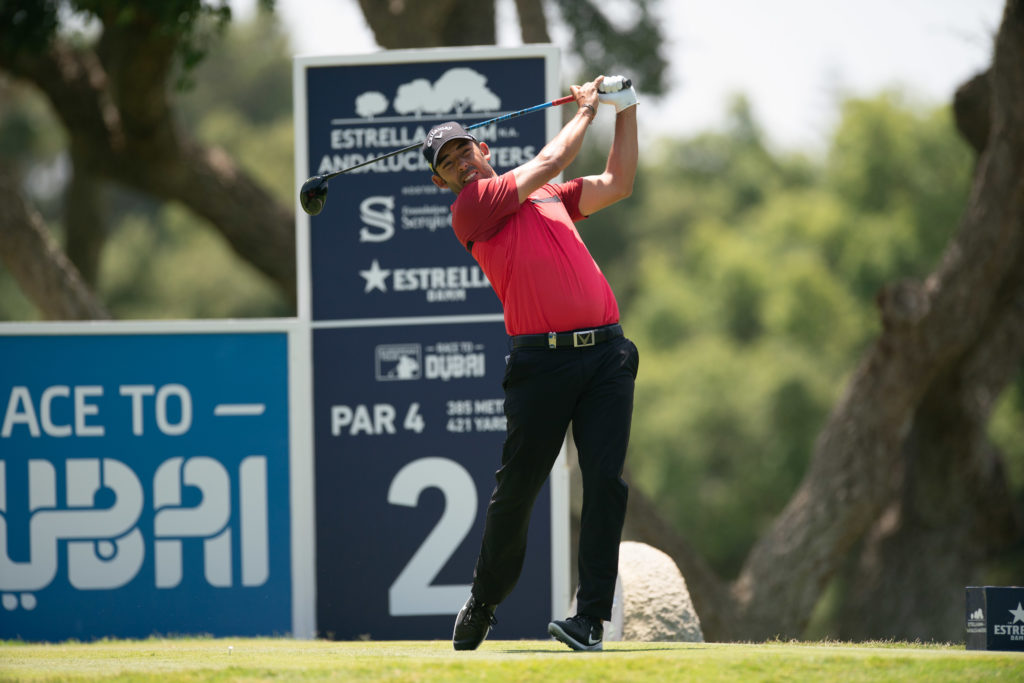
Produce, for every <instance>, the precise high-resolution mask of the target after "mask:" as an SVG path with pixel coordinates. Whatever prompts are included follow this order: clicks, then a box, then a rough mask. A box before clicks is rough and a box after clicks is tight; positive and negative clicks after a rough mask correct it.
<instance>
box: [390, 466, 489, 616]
mask: <svg viewBox="0 0 1024 683" xmlns="http://www.w3.org/2000/svg"><path fill="white" fill-rule="evenodd" d="M431 487H436V488H439V489H441V493H442V494H444V513H442V514H441V519H439V520H438V521H437V524H436V525H435V526H434V529H433V530H432V531H431V532H430V534H429V535H427V537H426V538H425V539H424V540H423V543H422V544H421V545H420V547H419V549H418V550H417V551H416V552H415V553H414V554H413V556H412V558H410V560H409V563H408V564H407V565H405V569H403V570H402V572H401V573H400V574H399V575H398V578H396V579H395V582H394V583H392V584H391V588H390V589H389V590H388V613H389V614H390V615H391V616H393V617H405V616H414V615H425V614H454V610H455V609H458V605H459V604H461V603H462V602H463V601H464V600H465V599H466V596H467V595H469V589H470V586H469V584H454V585H432V584H433V582H434V579H435V578H437V575H438V573H439V572H440V571H441V568H442V567H444V565H445V564H446V563H447V562H448V560H449V558H451V556H452V553H454V552H455V551H456V549H457V548H458V547H459V545H460V544H461V543H462V541H463V540H465V538H466V535H467V534H469V530H470V529H471V528H472V527H473V521H474V520H475V519H476V511H477V496H476V484H474V483H473V477H472V476H470V474H469V472H467V471H466V468H464V467H463V466H462V465H460V464H459V463H457V462H455V461H454V460H449V459H448V458H420V459H419V460H413V461H412V462H411V463H409V464H408V465H406V466H405V467H403V468H402V469H400V470H399V471H398V474H396V475H395V478H394V479H393V480H392V481H391V487H390V488H389V489H388V502H389V503H391V504H392V505H402V506H405V507H416V506H417V505H418V504H419V499H420V494H421V493H423V491H425V490H426V489H428V488H431Z"/></svg>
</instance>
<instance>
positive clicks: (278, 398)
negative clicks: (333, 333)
mask: <svg viewBox="0 0 1024 683" xmlns="http://www.w3.org/2000/svg"><path fill="white" fill-rule="evenodd" d="M289 509H290V502H289V416H288V339H287V334H286V333H283V332H278V333H202V334H70V335H48V334H47V335H20V336H19V335H14V336H0V638H22V639H26V640H61V639H67V638H76V639H83V640H86V639H92V638H98V637H105V636H111V637H146V636H150V635H153V634H164V635H169V634H187V633H192V634H195V633H208V634H213V635H271V634H275V633H276V634H284V633H289V632H291V627H292V577H291V567H292V565H291V539H290V535H291V533H290V513H289Z"/></svg>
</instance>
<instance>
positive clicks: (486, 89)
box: [294, 46, 570, 639]
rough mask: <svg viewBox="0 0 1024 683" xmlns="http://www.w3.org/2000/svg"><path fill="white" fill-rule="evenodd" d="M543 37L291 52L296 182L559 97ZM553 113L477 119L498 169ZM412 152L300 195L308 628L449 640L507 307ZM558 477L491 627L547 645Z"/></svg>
mask: <svg viewBox="0 0 1024 683" xmlns="http://www.w3.org/2000/svg"><path fill="white" fill-rule="evenodd" d="M557 60H558V51H557V49H555V48H553V47H551V46H531V47H526V48H515V49H501V48H460V49H439V50H415V51H390V52H381V53H377V54H371V55H357V56H351V57H299V58H297V59H296V62H295V70H294V83H295V93H296V99H295V107H296V108H295V122H296V154H295V158H296V165H297V168H296V187H298V186H299V185H301V184H302V183H303V181H304V180H305V179H306V178H308V177H311V176H314V175H319V174H323V173H331V172H335V171H338V170H341V169H343V168H348V167H351V166H353V165H355V164H359V163H362V162H364V161H366V160H367V159H370V158H374V157H375V156H383V155H385V154H387V153H389V152H392V151H395V150H396V149H400V148H402V147H406V146H410V145H413V144H414V143H416V142H418V141H422V140H423V139H424V138H425V137H426V134H427V131H428V130H429V129H430V128H431V127H432V126H433V125H435V124H436V123H439V122H443V121H447V120H457V121H459V122H461V123H463V124H464V125H472V124H474V123H478V122H482V121H487V120H490V119H493V118H496V117H498V116H501V115H503V114H505V113H508V112H513V111H518V110H521V109H525V108H528V107H531V106H534V105H537V104H542V103H544V102H549V101H551V100H553V99H556V98H557V97H559V96H561V95H564V94H565V93H563V92H560V89H561V85H560V84H559V83H558V61H557ZM560 118H561V113H560V112H558V110H557V109H555V108H548V109H546V110H544V113H543V114H541V113H539V112H538V113H534V114H528V115H523V116H520V117H516V118H512V119H509V120H507V121H506V122H504V123H500V124H489V125H488V126H482V127H480V128H477V129H474V130H473V133H474V135H476V136H477V137H478V139H480V140H482V141H485V142H487V144H488V146H489V147H490V148H491V152H492V157H491V162H492V165H494V167H495V169H496V170H497V171H498V172H499V173H501V172H504V171H506V170H509V169H511V168H514V167H515V166H517V165H519V164H520V163H522V162H524V161H526V160H528V159H529V158H532V157H533V156H535V155H536V153H537V152H538V151H539V150H540V149H541V148H542V147H543V146H544V144H546V141H547V140H548V139H549V138H550V136H552V135H554V133H555V132H556V131H557V129H558V125H559V121H560ZM430 175H431V172H430V169H429V167H428V165H427V163H426V161H425V160H424V159H423V157H422V154H421V153H420V151H419V149H418V146H417V147H416V148H415V149H412V150H409V151H407V152H403V153H401V154H398V155H395V156H393V157H390V158H386V159H382V160H381V161H379V162H376V163H371V164H369V165H367V166H365V167H363V168H360V169H358V170H357V171H355V172H352V173H345V174H342V175H339V176H337V177H335V178H334V179H332V180H331V181H330V185H329V190H330V191H329V193H328V195H327V202H326V206H325V207H324V209H323V211H322V212H321V213H319V214H318V215H316V216H308V215H306V214H304V213H302V211H301V210H300V209H299V207H298V206H297V207H296V218H297V239H298V244H299V248H298V250H297V252H298V255H299V310H300V315H301V316H304V317H307V318H308V319H310V321H311V326H312V328H313V333H312V344H313V368H312V383H313V387H314V394H313V422H314V431H315V437H314V438H315V477H316V527H317V541H316V547H317V554H316V565H317V569H316V575H317V600H316V603H317V630H318V633H319V634H320V635H322V636H326V637H331V638H345V639H347V638H360V637H367V636H368V637H370V638H374V639H405V638H427V639H436V638H447V637H450V634H451V630H452V625H453V623H454V618H455V615H456V613H457V612H458V611H459V609H460V608H461V607H462V604H463V603H464V602H465V601H466V599H467V598H468V597H469V590H470V583H471V581H472V573H473V567H474V564H475V560H476V555H477V553H478V551H479V547H480V546H479V544H480V540H481V537H482V532H483V519H484V512H485V510H486V506H487V501H488V500H489V499H490V495H491V491H492V490H493V488H494V483H495V480H494V472H495V470H496V469H497V467H498V464H499V462H500V457H501V449H502V444H503V443H504V438H505V419H504V409H503V392H502V389H501V379H502V376H503V374H504V368H505V357H506V355H507V354H508V338H507V336H506V334H505V329H504V322H503V318H502V312H501V305H500V302H499V301H498V298H497V296H496V295H495V294H494V292H493V290H492V289H491V287H490V283H488V282H487V280H486V278H485V277H484V276H483V273H482V272H481V270H480V268H479V267H478V266H477V264H476V262H475V261H474V260H473V258H472V256H471V255H470V254H469V253H468V252H467V251H466V250H465V249H464V248H463V247H462V245H461V244H459V242H458V240H457V239H456V238H455V236H454V234H453V233H452V230H451V219H450V205H451V203H452V202H453V201H454V195H453V194H451V193H450V192H448V191H443V192H442V191H441V190H439V189H438V188H437V187H436V186H435V185H434V184H433V183H432V182H431V179H430ZM567 482H568V473H567V470H566V467H565V464H564V458H563V459H562V460H559V462H558V463H557V464H556V466H555V468H554V470H553V471H552V476H551V479H550V481H549V485H548V486H547V487H545V490H544V492H543V493H542V494H541V495H540V496H539V497H538V499H537V501H536V503H535V505H534V514H533V517H532V520H531V530H530V545H529V549H528V557H527V560H526V566H525V567H524V570H523V574H522V577H521V579H520V581H519V583H518V584H517V587H516V589H515V592H514V593H513V594H512V596H510V597H509V599H508V600H506V602H505V603H503V604H502V605H501V608H500V614H501V616H500V617H499V618H500V621H501V627H500V635H501V637H502V638H539V637H545V635H546V633H545V628H546V625H547V622H548V621H549V620H550V619H551V618H552V617H553V616H558V617H561V616H564V610H566V609H568V605H569V599H570V596H569V592H570V591H569V586H568V583H569V569H568V544H569V540H568V533H569V531H568V527H569V525H568V501H567V499H568V483H567Z"/></svg>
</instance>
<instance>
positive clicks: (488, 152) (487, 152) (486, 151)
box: [477, 142, 491, 163]
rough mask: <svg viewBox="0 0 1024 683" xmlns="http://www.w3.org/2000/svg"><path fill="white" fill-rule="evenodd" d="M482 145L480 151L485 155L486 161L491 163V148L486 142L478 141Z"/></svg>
mask: <svg viewBox="0 0 1024 683" xmlns="http://www.w3.org/2000/svg"><path fill="white" fill-rule="evenodd" d="M477 144H478V145H480V153H481V154H483V155H484V161H486V162H487V163H491V148H490V147H488V146H487V143H486V142H478V143H477Z"/></svg>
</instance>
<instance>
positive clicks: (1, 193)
mask: <svg viewBox="0 0 1024 683" xmlns="http://www.w3.org/2000/svg"><path fill="white" fill-rule="evenodd" d="M0 261H3V262H4V263H5V264H6V265H7V268H8V270H10V271H11V273H12V274H13V275H14V277H15V279H17V281H18V283H19V284H20V285H21V288H22V290H23V291H24V292H25V295H26V296H27V297H28V298H29V300H30V301H32V303H33V304H35V305H36V307H37V308H38V309H39V310H40V311H41V312H42V314H43V317H45V318H46V319H48V320H91V319H101V318H109V317H110V315H109V314H108V313H107V311H106V309H104V307H103V305H102V304H101V303H100V302H99V301H98V300H97V299H96V297H95V296H94V295H93V293H92V291H91V290H90V289H89V287H88V286H87V285H86V284H85V282H84V281H83V280H82V277H81V276H80V275H79V273H78V270H77V269H76V268H75V266H74V264H72V263H71V262H70V261H69V260H68V259H67V257H66V256H64V252H62V251H61V249H60V246H59V245H58V244H57V243H56V242H55V241H54V239H53V237H52V236H51V235H50V231H49V230H48V229H47V228H46V225H45V224H44V223H43V219H42V217H41V216H40V215H39V214H38V213H37V212H36V211H35V210H34V209H33V208H32V206H31V205H30V204H29V203H28V202H27V201H26V200H25V197H24V196H23V195H22V193H21V191H20V189H19V183H18V179H17V176H15V175H14V174H13V173H12V172H11V171H10V170H9V169H8V168H7V167H5V166H4V165H3V164H0Z"/></svg>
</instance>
